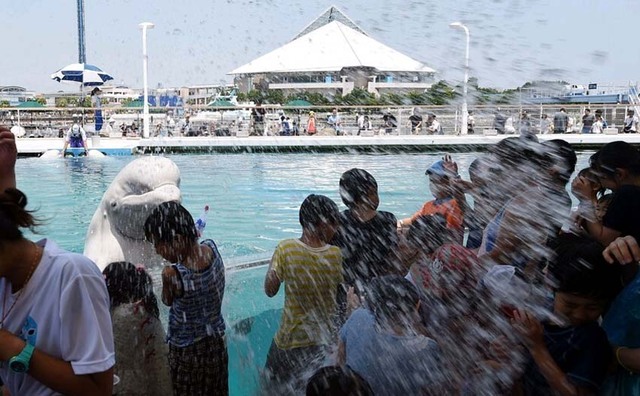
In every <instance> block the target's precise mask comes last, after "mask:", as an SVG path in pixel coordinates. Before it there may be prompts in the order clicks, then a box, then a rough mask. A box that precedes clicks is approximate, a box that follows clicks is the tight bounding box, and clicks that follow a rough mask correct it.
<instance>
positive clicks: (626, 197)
mask: <svg viewBox="0 0 640 396" xmlns="http://www.w3.org/2000/svg"><path fill="white" fill-rule="evenodd" d="M602 224H603V225H604V226H605V227H607V228H611V229H612V230H616V231H619V232H621V233H622V235H623V236H626V235H631V236H633V237H634V238H635V239H636V241H640V187H638V186H633V185H624V186H621V187H620V188H619V189H618V190H617V191H616V192H615V193H614V195H613V199H612V200H611V203H610V204H609V208H608V209H607V213H606V214H605V215H604V218H603V219H602Z"/></svg>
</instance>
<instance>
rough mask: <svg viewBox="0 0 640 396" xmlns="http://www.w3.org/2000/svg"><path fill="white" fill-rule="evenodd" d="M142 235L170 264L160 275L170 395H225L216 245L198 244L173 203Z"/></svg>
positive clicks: (155, 214) (221, 279) (187, 218)
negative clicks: (166, 312) (166, 318)
mask: <svg viewBox="0 0 640 396" xmlns="http://www.w3.org/2000/svg"><path fill="white" fill-rule="evenodd" d="M144 233H145V237H146V239H147V240H148V241H150V242H151V243H152V244H153V245H154V247H155V249H156V252H157V253H158V254H159V255H160V256H162V257H163V258H164V259H165V260H167V261H169V262H171V263H174V264H173V265H171V266H166V267H164V269H163V270H162V302H163V303H164V304H165V305H167V306H169V307H170V309H169V331H168V332H167V340H168V343H169V366H170V368H171V380H172V383H173V394H174V395H185V394H189V395H213V394H215V395H227V394H228V393H229V387H228V363H229V355H228V353H227V343H226V340H225V329H226V327H225V323H224V319H223V318H222V312H221V307H222V299H223V297H224V287H225V274H224V263H223V261H222V257H221V256H220V253H219V252H218V248H217V246H216V244H215V243H214V242H213V241H212V240H211V239H207V240H205V241H203V242H202V243H198V234H197V231H196V227H195V223H194V221H193V218H192V217H191V214H190V213H189V212H188V211H187V209H185V208H184V207H183V206H182V205H180V204H179V203H178V202H165V203H162V204H160V205H159V206H158V207H157V208H156V209H154V210H153V211H152V212H151V214H150V215H149V217H148V218H147V220H146V221H145V224H144Z"/></svg>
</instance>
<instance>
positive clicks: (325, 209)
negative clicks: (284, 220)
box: [298, 194, 340, 228]
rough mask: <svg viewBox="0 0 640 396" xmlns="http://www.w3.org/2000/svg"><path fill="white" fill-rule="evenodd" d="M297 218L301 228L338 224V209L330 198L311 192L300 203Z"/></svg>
mask: <svg viewBox="0 0 640 396" xmlns="http://www.w3.org/2000/svg"><path fill="white" fill-rule="evenodd" d="M298 218H299V220H300V225H301V226H302V228H314V227H317V226H319V225H322V224H338V221H339V218H340V209H338V205H336V203H335V202H333V201H332V200H331V198H329V197H326V196H324V195H317V194H311V195H309V196H308V197H307V198H305V200H304V201H303V202H302V205H300V213H299V215H298Z"/></svg>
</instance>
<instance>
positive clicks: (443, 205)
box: [411, 198, 463, 230]
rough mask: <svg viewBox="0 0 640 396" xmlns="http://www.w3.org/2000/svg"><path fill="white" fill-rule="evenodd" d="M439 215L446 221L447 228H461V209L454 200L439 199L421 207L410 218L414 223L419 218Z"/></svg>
mask: <svg viewBox="0 0 640 396" xmlns="http://www.w3.org/2000/svg"><path fill="white" fill-rule="evenodd" d="M434 214H440V215H442V216H444V218H445V219H446V220H447V228H448V229H452V230H459V229H461V228H462V217H463V216H462V209H460V205H458V201H456V200H455V199H454V198H439V199H434V200H433V201H429V202H427V203H425V204H424V205H422V208H420V210H418V211H417V212H416V213H414V214H413V216H411V221H415V220H416V219H417V218H418V217H420V216H430V215H434Z"/></svg>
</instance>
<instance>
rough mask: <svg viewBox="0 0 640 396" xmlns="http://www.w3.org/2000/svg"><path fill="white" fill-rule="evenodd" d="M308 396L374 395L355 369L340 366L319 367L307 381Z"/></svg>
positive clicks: (306, 392) (306, 393)
mask: <svg viewBox="0 0 640 396" xmlns="http://www.w3.org/2000/svg"><path fill="white" fill-rule="evenodd" d="M305 395H306V396H372V395H373V391H372V390H371V387H370V386H369V384H368V383H367V382H366V381H365V380H364V379H363V378H362V377H361V376H360V375H358V373H356V372H355V371H352V370H349V369H348V368H342V367H340V366H326V367H322V368H320V369H318V370H317V371H316V372H315V373H314V374H313V375H312V376H311V378H309V381H308V382H307V388H306V391H305Z"/></svg>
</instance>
